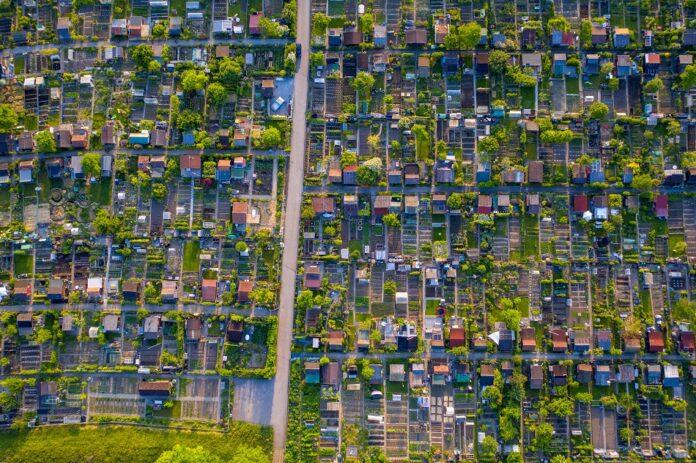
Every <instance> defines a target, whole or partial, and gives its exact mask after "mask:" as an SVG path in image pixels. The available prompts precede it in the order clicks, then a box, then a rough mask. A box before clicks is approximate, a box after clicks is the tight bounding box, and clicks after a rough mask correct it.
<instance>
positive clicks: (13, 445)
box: [0, 423, 273, 463]
mask: <svg viewBox="0 0 696 463" xmlns="http://www.w3.org/2000/svg"><path fill="white" fill-rule="evenodd" d="M272 443H273V433H272V431H271V429H270V428H263V427H261V426H256V425H252V424H247V423H233V424H232V425H231V429H230V431H229V432H227V433H209V432H195V433H194V432H184V431H160V430H154V429H146V428H139V427H123V426H87V427H79V426H56V427H45V428H38V429H35V430H33V431H22V432H2V433H0V461H2V462H5V463H33V462H44V461H51V462H52V463H69V462H76V461H94V462H97V461H98V462H100V463H119V462H124V463H131V462H132V463H138V462H143V463H152V462H154V461H155V460H156V459H157V457H158V456H159V455H160V454H161V453H162V452H163V451H165V450H169V449H170V448H172V447H173V446H174V445H175V444H181V445H185V446H188V447H197V446H202V447H203V448H205V449H207V450H209V451H210V452H212V453H214V454H216V455H218V456H219V457H220V458H222V459H223V460H224V461H228V460H230V459H231V457H232V456H233V455H234V454H235V452H236V450H237V448H238V447H239V446H240V444H243V445H248V446H259V447H262V448H263V449H264V450H265V453H266V454H267V455H269V461H270V455H271V453H272Z"/></svg>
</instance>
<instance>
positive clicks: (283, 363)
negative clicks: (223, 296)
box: [271, 0, 310, 463]
mask: <svg viewBox="0 0 696 463" xmlns="http://www.w3.org/2000/svg"><path fill="white" fill-rule="evenodd" d="M309 17H310V10H309V0H298V2H297V42H298V43H300V44H301V45H302V56H301V59H300V64H299V69H298V72H297V74H296V75H295V93H294V95H293V99H292V141H291V144H292V147H291V151H290V164H289V167H288V175H287V177H286V178H287V184H288V189H287V194H286V195H285V225H284V228H285V230H284V234H283V243H284V250H283V266H282V270H281V280H280V307H279V313H278V357H277V362H276V377H275V383H274V390H273V412H272V416H271V423H272V425H273V428H274V433H273V462H274V463H283V461H284V457H285V439H286V436H287V429H286V427H287V423H288V382H289V379H290V353H291V347H292V346H291V345H292V325H293V321H294V318H295V316H294V305H295V279H296V275H297V252H298V243H299V233H300V209H301V206H302V185H303V181H304V154H305V138H306V135H307V133H306V132H307V119H306V117H305V114H306V112H307V91H308V86H309V85H308V79H309V60H308V57H309V52H310V49H309V45H310V43H309V40H310V36H309V35H310V34H309Z"/></svg>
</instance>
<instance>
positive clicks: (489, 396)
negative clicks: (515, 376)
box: [481, 386, 503, 408]
mask: <svg viewBox="0 0 696 463" xmlns="http://www.w3.org/2000/svg"><path fill="white" fill-rule="evenodd" d="M481 397H482V398H484V399H486V400H488V402H490V404H491V407H493V408H498V407H499V406H500V404H501V403H502V402H503V393H502V392H500V389H499V388H498V386H486V389H484V390H483V393H482V394H481Z"/></svg>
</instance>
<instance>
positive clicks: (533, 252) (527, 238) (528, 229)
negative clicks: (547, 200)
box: [522, 214, 539, 257]
mask: <svg viewBox="0 0 696 463" xmlns="http://www.w3.org/2000/svg"><path fill="white" fill-rule="evenodd" d="M522 236H523V240H524V241H523V245H524V256H525V257H527V256H538V255H539V219H538V218H537V216H536V215H531V214H524V215H523V216H522Z"/></svg>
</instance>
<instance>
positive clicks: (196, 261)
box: [183, 240, 201, 272]
mask: <svg viewBox="0 0 696 463" xmlns="http://www.w3.org/2000/svg"><path fill="white" fill-rule="evenodd" d="M200 254H201V244H200V243H199V242H198V241H194V240H192V241H187V242H186V244H185V245H184V266H183V268H184V272H197V271H198V268H199V267H200V265H201V259H200Z"/></svg>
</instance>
